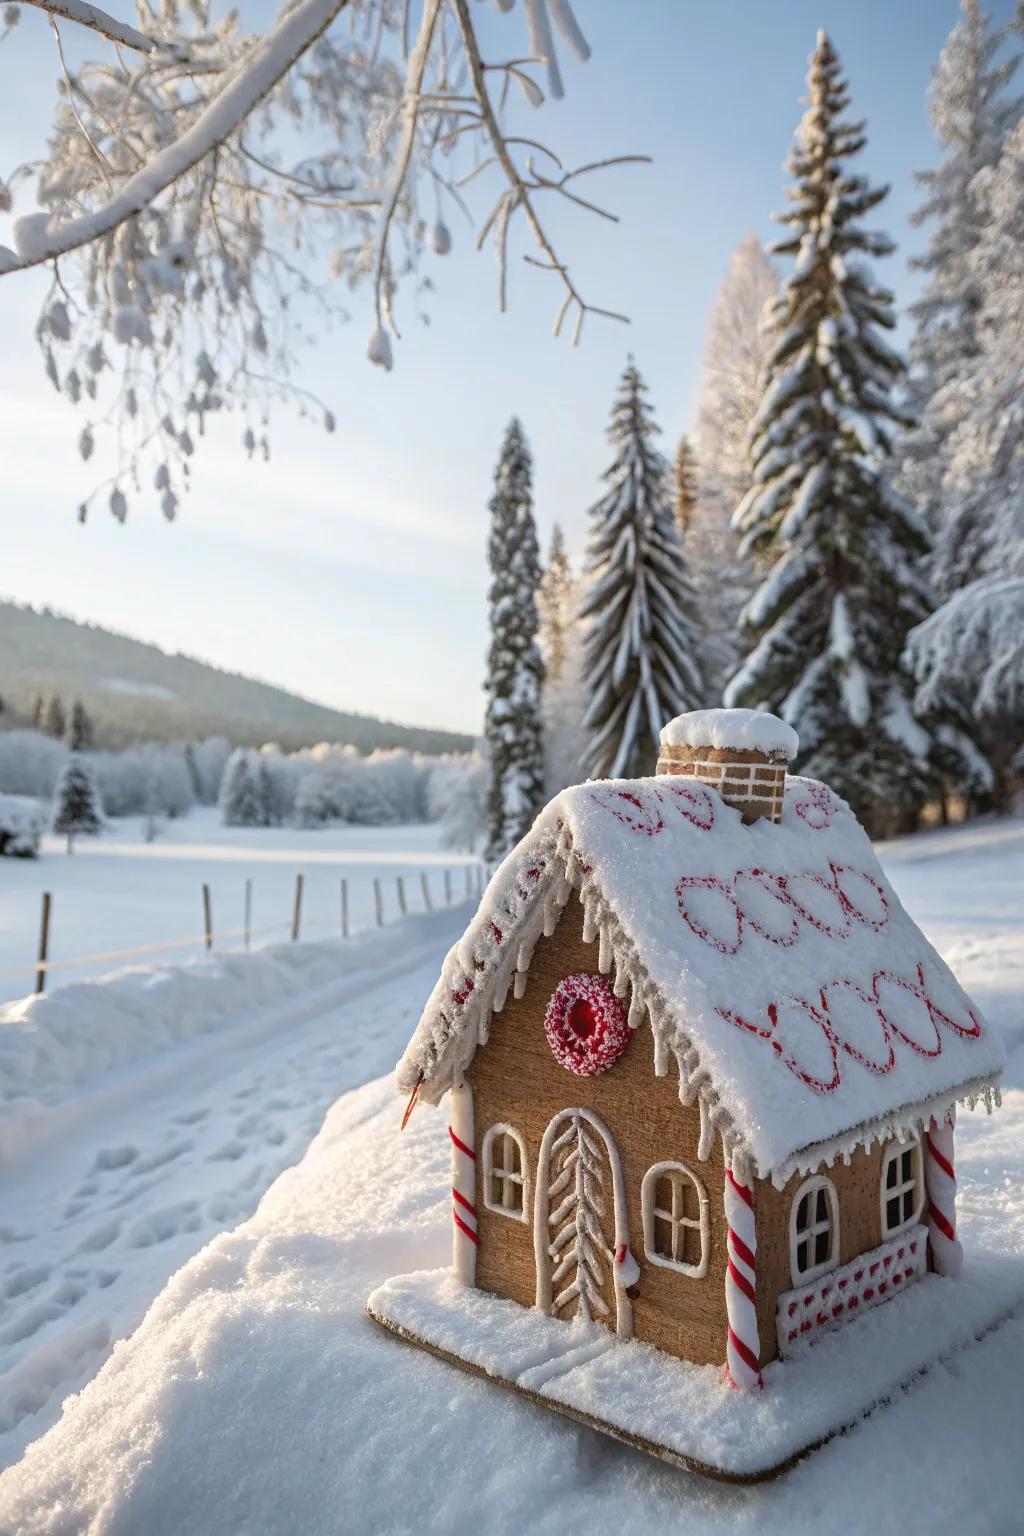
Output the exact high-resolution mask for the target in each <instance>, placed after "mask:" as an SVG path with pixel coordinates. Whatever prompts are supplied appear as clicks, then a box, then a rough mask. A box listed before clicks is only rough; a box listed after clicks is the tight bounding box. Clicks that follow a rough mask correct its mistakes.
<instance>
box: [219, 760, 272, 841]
mask: <svg viewBox="0 0 1024 1536" xmlns="http://www.w3.org/2000/svg"><path fill="white" fill-rule="evenodd" d="M251 758H252V753H251V752H250V751H249V750H248V749H247V748H246V747H236V748H235V750H234V752H232V754H231V756H230V757H229V758H228V761H227V765H226V767H225V769H224V777H223V779H222V780H221V786H220V797H219V805H220V814H221V820H222V821H223V823H224V825H225V826H226V827H259V826H262V825H263V822H262V814H263V812H262V807H261V805H260V801H259V795H258V794H257V789H256V777H255V774H254V773H253V765H252V762H251Z"/></svg>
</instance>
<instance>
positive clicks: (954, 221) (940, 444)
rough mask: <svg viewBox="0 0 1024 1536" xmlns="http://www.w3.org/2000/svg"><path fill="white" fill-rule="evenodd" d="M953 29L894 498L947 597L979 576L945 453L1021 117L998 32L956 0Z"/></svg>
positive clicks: (944, 68)
mask: <svg viewBox="0 0 1024 1536" xmlns="http://www.w3.org/2000/svg"><path fill="white" fill-rule="evenodd" d="M960 9H961V15H960V20H959V21H958V22H957V24H956V26H955V27H954V28H953V30H952V32H951V33H950V36H949V40H948V42H947V43H946V46H945V48H944V49H943V50H942V54H941V56H940V58H939V64H938V68H937V70H936V72H935V78H934V81H933V83H932V89H931V119H932V126H933V128H934V130H935V137H936V139H937V140H938V143H939V147H940V149H941V150H942V153H943V158H942V161H941V163H940V164H939V165H938V166H937V167H936V168H935V169H934V170H931V171H922V172H920V173H919V174H918V176H917V181H918V183H919V184H920V185H921V186H922V187H924V189H925V199H924V202H923V203H922V205H921V207H920V208H919V209H918V210H917V212H916V214H915V215H914V220H915V222H916V223H918V224H924V223H928V224H930V225H931V227H932V228H931V237H930V240H929V243H928V249H927V251H926V252H925V254H924V255H923V256H919V257H917V258H915V259H914V261H913V262H912V263H911V265H912V266H915V267H918V268H919V269H920V270H921V271H923V272H926V273H928V282H927V286H926V287H925V290H924V293H923V294H922V296H921V298H920V299H919V300H918V301H917V303H916V304H914V305H913V306H912V308H911V313H912V315H913V317H914V320H915V323H916V328H915V332H914V336H913V340H912V342H911V346H910V370H909V375H908V380H907V383H908V398H909V402H910V407H911V414H912V416H913V417H914V418H915V423H914V425H913V427H912V428H911V430H910V431H908V432H907V433H906V435H905V436H904V438H903V441H902V443H901V445H900V459H901V466H900V489H901V490H903V491H904V492H905V493H906V494H907V495H908V496H909V497H910V498H911V500H912V501H913V503H914V505H915V507H916V508H917V510H918V511H919V512H920V513H921V515H922V516H923V517H924V518H925V520H926V521H927V522H928V524H929V526H930V528H931V530H932V532H933V534H934V535H935V537H936V540H937V545H936V551H935V559H934V562H933V577H934V579H935V581H936V584H937V585H938V587H939V589H940V591H942V592H944V593H948V592H950V591H952V590H954V589H955V588H956V587H957V586H960V585H962V584H963V582H964V581H970V580H973V578H974V577H975V576H976V575H977V574H978V572H977V570H971V569H970V568H969V567H968V568H967V569H964V563H963V556H962V553H961V551H960V549H959V547H958V545H959V540H958V539H957V538H956V537H953V538H949V537H947V536H944V535H945V534H946V528H945V525H946V522H947V512H948V501H947V498H946V497H945V496H944V492H943V479H944V476H945V474H946V470H947V469H948V467H949V452H948V449H949V444H950V440H951V437H952V434H953V433H954V432H955V430H956V426H957V423H958V422H959V420H960V419H961V416H962V412H963V409H964V406H965V395H964V391H963V387H962V382H963V372H964V368H965V366H969V364H970V362H971V360H972V359H973V358H974V357H976V356H977V354H978V349H979V345H980V338H979V335H978V316H979V311H980V308H981V304H982V299H983V294H982V288H981V284H980V282H979V273H978V269H977V263H976V262H975V260H974V255H975V252H976V250H977V247H978V243H979V241H980V240H981V239H982V237H983V234H984V231H985V228H986V226H987V224H988V220H989V208H988V206H987V196H986V183H985V178H984V177H982V178H981V179H980V180H979V172H982V171H984V170H986V169H987V168H989V167H991V166H993V165H995V163H996V161H997V159H998V157H999V153H1000V150H1001V147H1002V144H1003V142H1004V140H1005V138H1006V135H1007V133H1008V131H1009V129H1010V128H1011V127H1012V124H1013V122H1014V121H1015V120H1016V119H1017V117H1018V116H1019V113H1020V103H1019V101H1017V100H1016V99H1015V98H1014V97H1012V96H1011V95H1009V94H1008V92H1007V86H1008V84H1009V82H1010V80H1011V79H1012V77H1013V74H1014V72H1015V70H1016V68H1017V63H1018V60H1017V59H1016V58H1015V57H1008V58H1005V59H1003V60H1002V61H999V60H997V57H996V56H997V54H998V53H999V51H1000V49H1001V47H1002V45H1003V43H1004V40H1005V31H1004V29H1002V28H993V27H992V26H991V23H990V18H989V17H988V16H986V15H985V13H984V12H983V11H982V9H981V6H980V5H979V3H978V0H961V6H960Z"/></svg>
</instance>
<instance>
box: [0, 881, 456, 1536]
mask: <svg viewBox="0 0 1024 1536" xmlns="http://www.w3.org/2000/svg"><path fill="white" fill-rule="evenodd" d="M468 915H469V909H468V908H467V907H464V906H463V907H461V908H453V909H452V910H451V911H444V912H439V913H435V914H433V916H431V917H421V916H416V917H409V918H407V919H406V920H405V921H404V922H402V923H399V924H395V925H394V926H392V927H391V928H388V929H385V930H384V931H383V932H381V933H376V932H372V933H366V934H364V935H361V936H359V937H357V938H353V939H351V940H349V941H348V943H344V942H343V941H342V940H340V939H338V940H335V941H333V942H332V943H331V944H316V945H313V944H309V945H296V946H287V948H286V949H285V951H284V956H283V958H284V959H286V960H288V961H290V962H291V964H292V966H293V975H292V977H291V978H290V980H291V982H292V985H291V986H288V985H282V983H281V980H280V978H275V977H274V976H273V975H272V974H271V975H270V977H269V980H270V981H271V982H272V983H273V982H276V991H277V993H278V996H277V999H276V1000H275V1001H273V1002H270V1003H268V1005H267V1006H264V1007H262V1008H260V1007H254V1006H253V1005H254V1000H255V999H256V998H258V997H259V995H260V992H261V990H263V989H264V988H266V987H267V982H268V971H271V972H272V971H273V970H276V969H277V968H278V967H279V966H280V964H281V959H279V958H275V956H274V955H273V953H270V954H268V955H252V956H248V957H244V956H243V957H238V958H237V959H233V960H232V961H231V962H230V969H229V971H228V974H227V975H226V976H225V977H219V976H218V975H217V974H216V969H215V968H211V970H210V972H208V973H207V976H206V990H212V991H213V993H214V994H215V998H219V997H220V994H221V993H222V992H223V990H224V983H225V982H226V983H228V984H229V985H233V987H234V990H235V991H236V992H237V994H238V998H239V1007H243V1006H245V1005H246V1004H248V1006H249V1008H250V1009H251V1010H252V1011H251V1012H249V1013H248V1014H245V1013H236V1014H235V1016H234V1018H232V1017H231V1016H230V1015H229V1014H228V1015H225V1014H224V1010H223V1002H222V999H221V1007H220V1009H219V1011H218V1012H216V1013H214V1011H213V1009H211V1010H210V1017H209V1019H204V1018H203V1017H202V1015H203V1011H204V999H203V996H202V991H203V987H202V985H200V987H199V988H196V986H195V985H194V978H189V977H188V975H187V973H185V979H186V980H189V979H191V980H193V986H192V989H191V991H190V992H186V993H184V994H183V993H182V992H181V989H180V986H176V985H175V983H176V982H177V981H178V980H179V979H180V978H181V977H182V973H181V972H179V973H178V976H177V977H176V976H175V975H174V974H173V973H171V974H170V975H169V976H168V975H165V976H163V977H162V976H161V975H160V973H156V975H155V976H151V977H150V978H149V981H150V985H151V986H152V984H153V983H154V982H155V983H156V984H157V986H158V987H159V986H160V984H161V983H163V984H164V985H165V986H166V987H167V988H168V990H169V991H170V993H171V996H172V998H174V997H179V998H184V1001H185V1004H186V1006H188V1007H189V1008H191V1009H192V1010H193V1012H194V1013H198V1014H199V1015H200V1028H199V1029H198V1030H197V1032H196V1033H195V1034H194V1035H193V1036H191V1037H186V1038H184V1039H183V1040H181V1041H179V1042H178V1043H174V1041H173V1040H171V1039H167V1038H165V1036H164V1031H163V1030H162V1028H159V1029H158V1028H155V1027H154V1029H153V1030H152V1031H151V1036H152V1038H151V1039H150V1040H149V1041H148V1042H147V1043H148V1044H149V1045H150V1046H151V1047H154V1048H152V1049H150V1050H148V1051H146V1050H142V1051H141V1052H138V1053H137V1054H136V1055H135V1056H134V1057H132V1058H130V1059H129V1060H128V1062H127V1065H124V1066H115V1067H114V1069H112V1070H110V1071H107V1072H106V1073H99V1072H94V1073H92V1074H91V1075H88V1076H86V1078H85V1080H84V1083H83V1084H82V1085H81V1086H79V1085H76V1084H75V1083H73V1082H71V1081H61V1080H59V1079H58V1081H57V1083H56V1084H55V1090H54V1094H53V1098H54V1101H55V1102H53V1103H52V1104H48V1103H46V1102H39V1101H38V1100H36V1099H29V1100H28V1101H27V1107H26V1104H25V1103H24V1102H23V1101H22V1100H21V1099H20V1098H19V1097H16V1096H15V1097H11V1098H9V1099H8V1100H7V1101H6V1102H4V1101H3V1096H2V1094H0V1179H2V1188H3V1195H2V1197H0V1254H2V1257H0V1465H6V1464H7V1463H8V1462H10V1461H11V1460H12V1459H14V1458H15V1457H16V1456H17V1455H19V1454H20V1452H21V1450H22V1449H23V1447H24V1446H25V1445H26V1444H27V1443H28V1441H29V1440H30V1439H32V1438H34V1437H35V1436H36V1435H38V1434H40V1433H41V1432H42V1430H43V1429H45V1428H46V1427H47V1426H48V1425H49V1424H50V1423H52V1422H53V1420H54V1419H55V1418H56V1417H57V1415H58V1413H59V1411H60V1404H61V1401H62V1399H63V1397H64V1396H65V1395H66V1393H67V1392H68V1391H70V1390H73V1389H74V1388H75V1387H77V1386H79V1385H81V1383H82V1382H84V1381H87V1380H88V1379H89V1377H90V1376H92V1375H93V1374H94V1373H95V1371H96V1370H97V1368H98V1367H99V1365H100V1364H101V1363H102V1361H103V1360H104V1359H105V1358H106V1356H107V1355H108V1354H109V1352H110V1347H111V1345H112V1344H113V1342H114V1341H115V1340H116V1339H117V1338H121V1337H123V1336H124V1335H125V1334H127V1333H129V1332H130V1331H131V1330H132V1329H133V1328H134V1327H135V1326H136V1324H137V1323H138V1322H139V1321H140V1320H141V1318H142V1316H143V1314H144V1313H145V1310H146V1308H147V1307H148V1305H149V1303H150V1302H151V1301H152V1299H153V1297H154V1296H155V1295H156V1294H157V1292H158V1291H159V1290H160V1288H161V1286H162V1285H163V1284H164V1282H165V1281H166V1280H167V1278H168V1276H169V1275H171V1274H173V1272H174V1271H175V1270H176V1269H177V1268H178V1267H179V1265H181V1264H183V1263H184V1262H185V1260H186V1259H188V1258H189V1257H190V1256H191V1255H192V1254H194V1253H195V1252H196V1251H197V1249H199V1248H201V1247H202V1246H203V1244H204V1243H205V1242H207V1241H208V1240H209V1238H211V1237H212V1236H214V1234H215V1233H217V1232H219V1231H221V1230H222V1228H224V1227H230V1226H233V1225H234V1224H235V1223H236V1222H238V1221H241V1220H244V1219H245V1217H247V1216H249V1215H250V1214H251V1213H252V1212H253V1211H254V1210H255V1208H256V1205H257V1203H258V1202H259V1199H260V1196H261V1195H262V1194H263V1192H264V1190H266V1189H267V1187H268V1186H269V1185H270V1184H272V1183H273V1182H274V1180H275V1179H276V1177H277V1175H278V1174H279V1173H280V1172H281V1170H282V1169H284V1168H287V1167H289V1166H290V1165H291V1164H292V1163H294V1162H295V1161H296V1160H297V1159H298V1158H300V1157H301V1156H302V1154H303V1153H304V1151H305V1150H306V1147H307V1146H308V1144H309V1141H310V1138H311V1137H312V1136H313V1135H314V1133H315V1132H316V1130H317V1129H318V1127H319V1126H320V1123H321V1121H322V1119H323V1116H324V1112H325V1110H326V1109H327V1108H328V1106H329V1105H330V1104H331V1103H332V1102H333V1100H334V1099H336V1098H337V1097H338V1095H339V1093H343V1092H345V1091H346V1090H348V1089H351V1088H352V1087H354V1086H355V1085H356V1084H359V1083H364V1082H366V1081H367V1079H369V1078H372V1077H376V1076H378V1075H379V1074H380V1073H381V1072H384V1071H386V1070H387V1069H388V1068H389V1067H390V1066H391V1065H392V1063H393V1060H394V1056H395V1052H396V1042H397V1041H398V1039H399V1037H400V1036H401V1035H402V1034H403V1033H404V1032H407V1031H409V1030H411V1029H412V1026H413V1025H414V1024H415V1021H416V1016H417V1012H418V1010H417V1002H416V1000H417V998H418V997H420V996H422V995H425V993H426V992H427V991H429V989H430V988H431V987H432V986H433V983H434V980H435V979H436V973H437V970H438V968H439V966H440V963H441V959H442V957H443V954H444V952H445V950H446V949H447V948H448V946H449V945H450V944H451V943H452V942H453V940H454V939H455V938H456V937H457V935H458V932H459V931H460V930H461V927H462V926H463V925H464V923H465V922H466V920H467V918H468ZM204 969H205V968H204ZM246 970H249V971H251V972H255V973H256V984H252V983H249V984H247V983H246V980H245V979H244V977H243V976H242V975H240V973H241V972H244V971H246ZM129 980H130V981H132V982H133V983H136V982H137V983H138V985H140V986H142V987H144V986H145V984H146V980H147V978H146V976H145V973H142V974H141V975H140V976H139V977H138V978H129ZM303 981H304V982H305V986H304V989H303V990H301V991H295V990H294V989H295V986H296V984H297V983H301V982H303ZM260 984H262V985H260ZM136 990H137V988H136V987H135V986H133V987H132V988H131V991H132V992H135V991H136ZM104 991H106V992H107V994H108V1001H109V1012H110V1013H111V1014H115V1015H116V1014H120V1015H121V1016H122V1018H123V1016H124V1014H125V1008H124V1000H123V994H124V991H125V987H124V983H123V982H122V981H118V980H114V981H111V982H109V983H107V984H105V986H103V985H101V986H98V987H90V988H88V989H87V988H81V987H71V988H68V989H67V991H66V993H65V994H64V996H65V998H66V999H68V1000H69V1001H70V1002H71V1003H72V1004H75V1003H76V1001H77V1002H78V1004H79V1005H78V1008H77V1009H76V1010H75V1011H76V1012H78V1013H79V1014H80V1021H81V1027H82V1030H83V1031H84V1032H88V1031H89V1030H90V1028H92V1029H95V1030H98V1029H99V1028H101V1021H99V1020H98V1005H97V1002H96V994H102V993H103V992H104ZM83 994H86V997H85V1005H83V1004H82V1002H81V1001H79V1000H80V999H81V998H82V996H83ZM88 994H92V995H91V996H88ZM274 994H275V988H274V987H273V986H271V989H270V991H269V997H270V998H273V997H274ZM53 1001H54V1002H56V1001H57V999H53ZM161 1012H162V1009H155V1010H154V1013H155V1015H156V1018H157V1020H158V1021H160V1022H161V1024H162V1021H161V1020H160V1013H161ZM204 1023H205V1024H207V1025H208V1026H209V1027H206V1028H204V1027H202V1025H203V1024H204ZM132 1038H133V1040H134V1036H133V1037H132ZM2 1044H3V1041H2V1040H0V1046H2ZM87 1054H88V1053H87V1051H83V1052H82V1053H81V1056H82V1057H83V1058H85V1057H86V1056H87ZM97 1055H98V1057H99V1060H100V1062H101V1063H102V1061H103V1060H104V1059H105V1053H104V1052H98V1053H97ZM5 1123H6V1125H7V1131H6V1141H7V1145H8V1146H9V1147H18V1148H19V1155H17V1156H5V1155H4V1152H3V1147H4V1140H5V1132H4V1126H5ZM3 1529H4V1526H3V1522H2V1520H0V1530H3Z"/></svg>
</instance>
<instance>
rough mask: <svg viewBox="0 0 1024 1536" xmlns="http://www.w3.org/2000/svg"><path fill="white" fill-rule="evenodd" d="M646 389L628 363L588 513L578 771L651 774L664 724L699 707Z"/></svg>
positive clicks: (685, 602) (685, 582)
mask: <svg viewBox="0 0 1024 1536" xmlns="http://www.w3.org/2000/svg"><path fill="white" fill-rule="evenodd" d="M658 430H659V429H658V427H657V426H656V425H655V423H654V419H653V414H652V411H651V407H650V405H649V404H648V401H647V396H646V388H645V386H644V383H643V380H642V379H641V377H640V374H639V372H638V371H637V368H636V365H635V364H634V362H633V359H632V358H630V359H629V362H628V364H627V366H626V370H625V372H624V373H623V375H622V382H621V384H620V386H619V393H618V396H617V398H616V401H615V404H614V406H613V407H612V419H611V425H610V427H609V429H608V437H609V439H610V441H611V443H612V445H613V447H614V450H615V457H614V460H613V461H612V464H611V466H610V468H609V469H607V470H606V471H605V474H604V479H605V481H606V482H607V485H608V489H607V491H606V492H605V494H604V495H603V496H602V497H601V499H600V501H598V502H597V503H595V505H594V506H593V507H592V508H591V509H590V519H591V533H590V540H589V543H588V545H587V561H586V571H585V574H586V580H587V586H586V595H585V596H584V599H583V602H582V604H581V606H580V617H581V619H582V620H583V622H584V623H586V624H587V625H588V629H587V633H586V637H585V640H584V677H585V685H586V691H587V695H588V697H589V700H590V702H589V705H588V708H587V713H586V716H585V718H584V726H585V729H586V731H587V743H586V749H585V750H586V756H585V759H584V763H585V768H586V771H587V773H588V774H589V775H590V776H591V777H592V778H622V777H633V776H636V775H638V774H644V773H653V772H654V765H655V761H656V759H657V751H658V733H659V731H660V730H661V727H662V726H663V725H664V724H665V722H666V720H670V719H671V718H672V717H673V715H678V714H680V713H681V712H682V711H683V710H688V709H694V708H697V707H698V706H699V705H700V704H701V703H702V701H703V684H702V680H701V674H700V666H699V664H698V660H697V634H698V619H697V613H696V609H695V602H694V596H693V590H692V587H691V585H690V581H689V578H688V575H687V571H686V561H685V559H684V556H683V549H682V545H681V544H680V542H679V534H678V533H677V531H676V526H675V519H674V516H673V512H672V506H671V503H670V500H669V496H668V492H667V468H666V464H665V460H664V459H663V458H662V456H661V454H660V453H658V451H657V449H656V448H655V447H654V437H655V434H656V433H657V432H658Z"/></svg>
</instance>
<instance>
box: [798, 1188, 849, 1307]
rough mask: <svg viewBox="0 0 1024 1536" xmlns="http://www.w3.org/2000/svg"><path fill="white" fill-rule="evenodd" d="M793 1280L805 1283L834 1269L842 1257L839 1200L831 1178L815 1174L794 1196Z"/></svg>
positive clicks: (799, 1283)
mask: <svg viewBox="0 0 1024 1536" xmlns="http://www.w3.org/2000/svg"><path fill="white" fill-rule="evenodd" d="M789 1258H790V1267H791V1271H792V1275H793V1284H794V1285H802V1284H803V1283H804V1281H806V1280H813V1279H814V1278H815V1277H816V1276H817V1275H824V1274H826V1273H827V1271H828V1270H830V1269H833V1268H834V1267H835V1265H836V1263H837V1262H838V1259H839V1201H838V1200H837V1199H836V1190H835V1185H834V1184H833V1183H832V1180H831V1179H826V1178H824V1177H823V1176H822V1175H821V1174H815V1176H814V1178H812V1179H805V1181H804V1182H803V1184H801V1186H800V1188H799V1189H798V1190H797V1192H796V1194H795V1195H794V1196H793V1207H792V1211H791V1213H790V1218H789Z"/></svg>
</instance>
